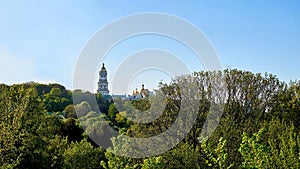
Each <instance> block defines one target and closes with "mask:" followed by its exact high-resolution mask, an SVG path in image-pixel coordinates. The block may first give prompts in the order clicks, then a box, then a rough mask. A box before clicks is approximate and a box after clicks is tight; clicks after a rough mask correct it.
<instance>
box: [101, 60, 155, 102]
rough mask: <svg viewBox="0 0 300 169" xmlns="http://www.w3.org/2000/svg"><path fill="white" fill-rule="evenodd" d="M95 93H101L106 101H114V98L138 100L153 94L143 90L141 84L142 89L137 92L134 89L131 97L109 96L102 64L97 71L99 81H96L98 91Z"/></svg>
mask: <svg viewBox="0 0 300 169" xmlns="http://www.w3.org/2000/svg"><path fill="white" fill-rule="evenodd" d="M97 93H101V95H102V96H103V97H104V98H106V99H111V98H112V99H114V98H120V99H122V100H140V99H143V98H147V97H149V95H152V94H153V92H151V91H149V90H148V89H145V85H144V84H142V89H141V90H140V91H138V89H137V88H136V90H135V91H133V93H132V95H128V96H126V94H125V95H112V96H111V95H110V94H109V90H108V80H107V70H106V68H105V66H104V63H102V67H101V69H100V71H99V81H98V89H97Z"/></svg>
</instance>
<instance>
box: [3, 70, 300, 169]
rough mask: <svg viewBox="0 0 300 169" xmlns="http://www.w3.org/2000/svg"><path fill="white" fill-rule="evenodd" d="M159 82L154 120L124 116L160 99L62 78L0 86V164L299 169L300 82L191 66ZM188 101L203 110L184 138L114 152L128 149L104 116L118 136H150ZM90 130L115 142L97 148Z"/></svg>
mask: <svg viewBox="0 0 300 169" xmlns="http://www.w3.org/2000/svg"><path fill="white" fill-rule="evenodd" d="M181 84H184V86H183V87H182V85H181ZM158 86H159V89H158V91H156V92H162V93H164V94H165V96H166V97H165V98H164V103H165V104H166V106H165V109H164V110H163V112H162V114H161V115H160V116H159V117H158V118H156V119H155V120H154V121H151V122H149V123H138V122H133V121H131V120H130V119H129V118H126V117H128V116H126V115H128V114H131V113H132V112H135V111H143V112H144V111H145V112H147V111H148V112H149V111H150V110H149V107H150V105H151V106H152V105H153V106H154V108H153V109H151V111H155V110H156V109H155V106H158V107H159V104H160V103H159V102H158V103H155V104H150V101H149V98H145V99H142V100H135V101H129V100H127V101H122V100H121V99H113V100H109V99H106V98H104V97H103V96H101V94H99V93H91V92H88V91H81V90H73V91H71V90H67V89H66V88H65V87H64V86H62V85H60V84H39V83H35V82H28V83H23V84H13V85H6V84H0V128H1V130H0V168H1V169H2V168H3V169H7V168H24V169H27V168H40V169H43V168H47V169H49V168H66V169H69V168H70V169H71V168H72V169H74V168H75V169H77V168H78V169H79V168H80V169H81V168H89V169H94V168H107V169H109V168H116V169H119V168H128V169H129V168H138V169H139V168H141V169H152V168H154V169H155V168H157V169H158V168H192V169H194V168H300V81H290V82H284V81H281V80H280V79H279V78H277V77H276V76H275V75H272V74H268V73H264V74H261V73H252V72H250V71H244V70H237V69H231V70H228V69H227V70H224V71H200V72H194V73H193V74H191V75H182V76H178V77H176V78H174V79H173V80H172V82H170V83H168V84H165V83H159V84H158ZM220 86H222V88H220ZM195 88H196V89H197V90H196V91H197V92H194V91H193V90H194V89H195ZM183 90H186V91H190V94H192V95H183V94H182V93H184V91H183ZM184 97H188V98H184ZM91 98H93V99H94V100H95V104H91V103H92V102H93V100H92V101H91V100H90V99H91ZM183 99H190V100H193V99H194V100H195V99H196V100H197V103H198V104H197V105H198V107H197V111H198V113H197V117H195V118H196V119H195V123H194V124H193V125H192V128H191V130H190V131H189V132H188V133H187V134H186V135H185V136H184V138H183V139H182V140H181V141H180V142H179V144H177V145H176V146H175V147H173V148H171V149H169V150H168V151H166V152H164V153H161V154H157V155H155V156H150V157H144V158H131V157H123V156H119V155H116V154H114V153H112V152H113V151H112V150H114V151H118V150H122V149H126V147H120V146H119V145H120V144H118V139H117V138H112V139H109V138H106V137H107V135H105V133H106V132H108V131H106V129H105V128H104V127H103V128H101V127H102V122H101V119H105V120H106V122H108V124H109V125H110V126H111V127H112V128H113V129H114V130H116V131H117V132H118V133H119V134H122V135H127V136H130V137H138V138H147V137H151V136H155V135H158V134H159V133H161V132H163V131H166V130H167V129H168V128H169V127H170V126H171V125H172V124H173V123H174V121H175V120H176V118H177V116H178V113H179V111H180V108H181V102H182V100H183ZM74 100H76V102H75V101H74ZM121 102H122V104H120V103H121ZM154 102H155V101H154ZM221 102H222V104H223V107H222V116H221V117H220V118H218V117H216V118H215V119H214V118H212V119H211V123H214V122H218V125H217V127H216V129H215V130H214V132H212V135H211V136H210V137H205V138H201V137H200V133H201V131H202V130H203V125H204V123H205V121H206V118H207V117H208V114H209V111H210V110H211V108H212V106H215V105H216V103H218V104H217V105H219V104H220V103H221ZM187 110H188V109H187ZM182 123H184V122H182ZM182 125H186V124H182ZM207 130H210V128H208V129H207ZM211 130H213V129H211ZM91 136H93V137H97V138H100V140H101V138H103V140H105V139H106V140H107V139H109V141H110V142H109V143H107V142H106V145H103V146H99V144H97V143H96V142H94V140H93V139H92V138H91ZM124 145H125V146H126V144H123V146H124Z"/></svg>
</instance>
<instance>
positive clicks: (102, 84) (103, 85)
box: [97, 63, 109, 96]
mask: <svg viewBox="0 0 300 169" xmlns="http://www.w3.org/2000/svg"><path fill="white" fill-rule="evenodd" d="M97 92H98V93H101V94H102V96H107V95H109V90H108V81H107V71H106V68H105V67H104V63H103V64H102V68H101V70H100V72H99V81H98V90H97Z"/></svg>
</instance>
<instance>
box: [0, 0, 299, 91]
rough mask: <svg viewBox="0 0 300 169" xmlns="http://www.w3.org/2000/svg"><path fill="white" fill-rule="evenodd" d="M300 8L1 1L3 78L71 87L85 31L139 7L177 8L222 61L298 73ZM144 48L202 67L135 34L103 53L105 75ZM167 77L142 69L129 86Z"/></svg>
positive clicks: (285, 75)
mask: <svg viewBox="0 0 300 169" xmlns="http://www.w3.org/2000/svg"><path fill="white" fill-rule="evenodd" d="M299 9H300V1H297V0H295V1H293V0H288V1H283V0H281V1H279V0H264V1H262V0H251V1H250V0H244V1H238V0H226V1H225V0H224V1H223V0H212V1H199V0H194V1H182V0H177V1H175V0H165V1H162V0H148V1H140V0H131V1H98V0H94V1H92V0H88V1H81V0H72V1H71V0H70V1H69V0H65V1H58V0H26V1H21V0H19V1H17V0H11V1H4V0H1V1H0V83H6V84H12V83H21V82H26V81H37V82H43V83H49V82H58V83H60V84H62V85H64V86H66V87H67V88H68V89H72V81H73V73H74V69H75V65H76V62H77V59H78V57H79V55H80V52H81V49H82V48H83V47H84V45H85V44H86V42H87V41H88V40H89V38H90V37H91V36H92V35H93V34H94V33H95V32H96V31H98V30H100V29H101V28H102V27H104V26H105V25H106V24H108V23H110V22H111V21H113V20H116V19H118V18H120V17H123V16H127V15H132V14H136V13H142V12H163V13H168V14H172V15H176V16H178V17H181V18H183V19H185V20H187V21H189V22H191V23H192V24H194V25H195V26H197V27H198V28H199V29H200V30H201V31H202V32H203V33H204V34H205V35H206V36H207V37H208V38H209V40H210V41H211V42H212V44H213V45H214V47H215V49H216V51H217V52H218V55H219V58H220V60H221V62H222V65H223V67H224V68H238V69H242V70H250V71H253V72H261V73H264V72H268V73H272V74H275V75H277V76H278V77H279V78H280V79H281V80H284V81H289V80H295V79H298V80H300V68H299V67H300V66H299V64H300V10H299ZM157 42H161V43H157ZM174 47H176V48H175V50H174ZM143 48H162V49H165V50H170V51H171V52H174V53H176V55H178V56H179V57H180V58H181V59H183V60H184V61H185V62H186V64H187V65H190V67H191V68H192V69H195V70H199V69H201V65H193V61H192V59H189V58H190V55H191V54H189V51H186V49H185V48H184V47H180V45H178V44H176V42H171V41H170V40H169V39H164V38H162V37H155V36H145V37H143V38H142V37H136V38H133V39H132V40H128V41H126V42H124V43H123V44H122V45H121V46H119V47H116V50H113V51H112V52H111V53H110V54H109V56H108V57H107V59H106V60H105V62H106V65H107V66H106V67H107V69H108V71H109V73H110V74H109V78H110V80H111V79H112V76H113V73H114V72H116V67H117V66H118V65H119V64H120V62H121V60H122V57H124V56H125V55H128V54H130V53H133V52H134V51H136V50H141V49H143ZM97 62H100V61H97ZM100 64H101V63H99V65H100ZM145 77H146V78H145ZM166 77H167V75H162V74H161V73H160V72H145V73H144V75H143V74H142V73H141V74H140V75H138V76H137V77H136V78H135V79H133V80H132V84H131V85H130V87H129V89H128V91H132V89H133V88H135V87H139V88H140V85H141V83H145V85H146V87H148V88H150V89H151V88H153V87H155V84H157V82H158V81H160V80H161V79H164V78H166ZM147 85H148V86H147Z"/></svg>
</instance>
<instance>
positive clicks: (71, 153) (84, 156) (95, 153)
mask: <svg viewBox="0 0 300 169" xmlns="http://www.w3.org/2000/svg"><path fill="white" fill-rule="evenodd" d="M63 156H64V165H63V166H64V168H67V169H68V168H70V169H71V168H72V169H73V168H75V169H82V168H88V169H93V168H95V169H96V168H100V161H101V160H104V159H105V157H104V149H103V148H101V147H98V148H94V147H93V146H92V145H91V144H90V143H89V142H87V140H86V139H83V140H82V141H81V142H72V143H71V145H70V147H69V148H68V149H67V150H66V151H65V152H64V154H63Z"/></svg>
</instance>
